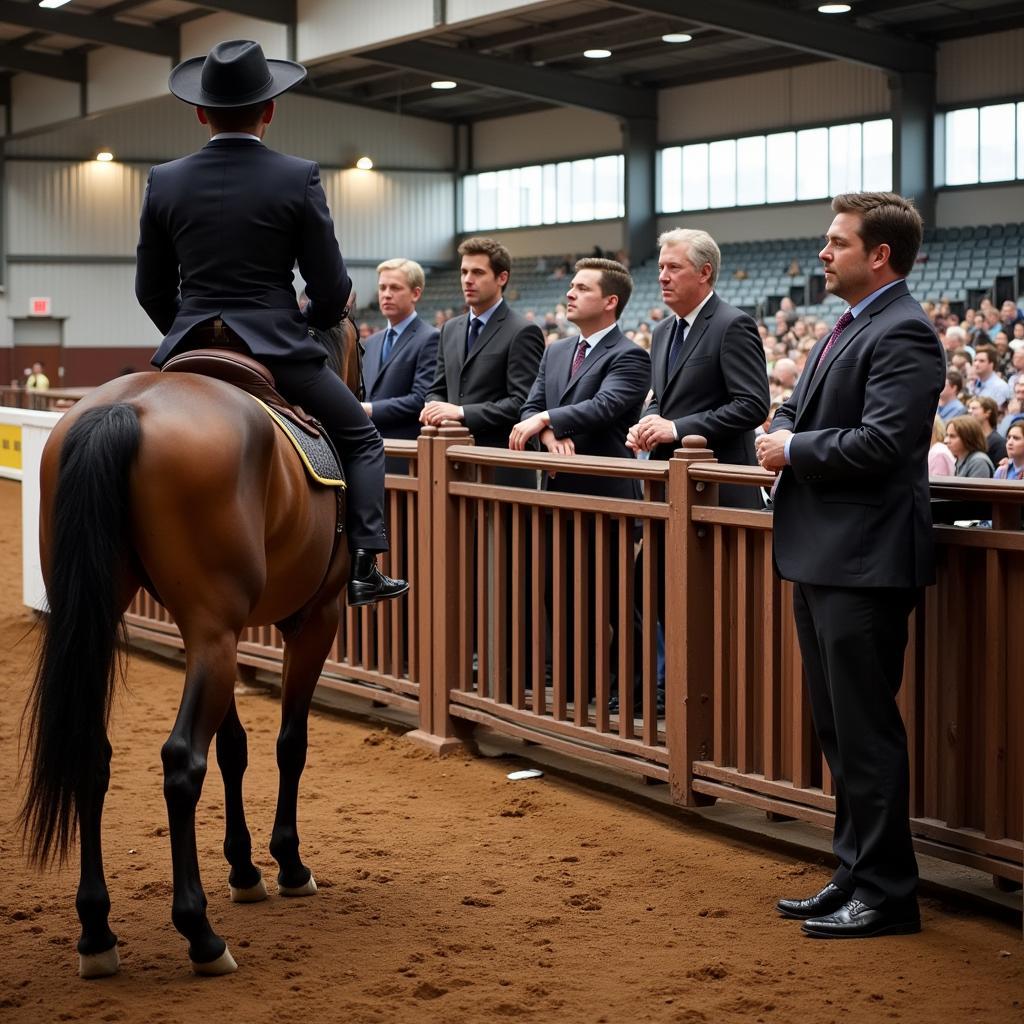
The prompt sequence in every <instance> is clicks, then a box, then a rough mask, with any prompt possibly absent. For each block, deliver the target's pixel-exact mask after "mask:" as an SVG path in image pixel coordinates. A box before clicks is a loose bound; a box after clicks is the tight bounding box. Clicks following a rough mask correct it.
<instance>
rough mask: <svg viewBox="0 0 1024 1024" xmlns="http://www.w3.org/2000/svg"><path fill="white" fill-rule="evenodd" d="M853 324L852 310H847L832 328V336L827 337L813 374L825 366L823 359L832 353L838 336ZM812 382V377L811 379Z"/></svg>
mask: <svg viewBox="0 0 1024 1024" xmlns="http://www.w3.org/2000/svg"><path fill="white" fill-rule="evenodd" d="M852 322H853V310H852V309H848V310H847V311H846V312H845V313H844V314H843V315H842V316H841V317H840V318H839V319H838V320H837V321H836V325H835V327H833V328H832V334H831V335H830V336H829V339H828V344H827V345H826V346H825V347H824V348H823V349H822V350H821V355H820V356H818V362H817V365H816V366H815V367H814V373H815V374H817V373H818V371H819V370H820V369H821V368H822V366H824V365H825V357H826V356H827V355H828V354H829V352H831V351H832V346H833V345H834V344H835V343H836V342H837V341H838V340H839V335H840V334H842V333H843V331H845V330H846V328H847V327H849V326H850V324H851V323H852ZM811 379H812V380H813V377H812V378H811Z"/></svg>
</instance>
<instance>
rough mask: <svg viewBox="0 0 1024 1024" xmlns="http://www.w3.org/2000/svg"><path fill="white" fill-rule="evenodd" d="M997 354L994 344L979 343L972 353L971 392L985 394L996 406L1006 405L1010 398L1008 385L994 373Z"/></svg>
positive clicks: (979, 395) (979, 394) (978, 394)
mask: <svg viewBox="0 0 1024 1024" xmlns="http://www.w3.org/2000/svg"><path fill="white" fill-rule="evenodd" d="M997 359H998V355H997V353H996V348H995V346H994V345H980V346H979V347H978V348H977V349H976V350H975V353H974V381H973V382H972V384H971V394H972V395H976V396H978V397H981V396H987V397H988V398H991V399H992V401H994V402H995V403H996V406H1001V405H1006V403H1007V402H1008V401H1009V400H1010V385H1009V384H1007V383H1006V381H1005V380H1003V378H1002V377H1000V376H999V374H998V373H996V361H997Z"/></svg>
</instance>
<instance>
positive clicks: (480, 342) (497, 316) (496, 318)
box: [462, 299, 508, 369]
mask: <svg viewBox="0 0 1024 1024" xmlns="http://www.w3.org/2000/svg"><path fill="white" fill-rule="evenodd" d="M507 316H508V306H507V305H506V304H505V300H504V299H502V300H501V302H500V303H499V304H498V308H497V309H496V310H495V311H494V312H493V313H492V314H491V318H490V319H489V320H488V321H487V323H486V324H484V329H483V330H482V331H481V332H480V337H479V338H477V339H476V344H475V345H474V346H473V349H472V351H471V352H470V353H469V355H467V356H466V358H465V361H464V362H463V364H462V368H463V369H465V368H466V367H467V366H469V364H470V363H471V362H472V361H473V360H474V359H475V358H476V356H477V353H478V352H479V351H480V350H481V349H483V348H484V347H485V346H486V345H487V344H488V342H490V341H491V339H492V338H493V337H494V336H495V335H496V334H497V333H498V329H499V328H500V327H501V325H502V324H503V323H504V322H505V317H507ZM466 323H467V324H468V323H469V319H468V317H467V319H466ZM462 342H463V343H462V351H463V352H465V351H466V343H465V342H466V334H465V331H464V332H463V335H462Z"/></svg>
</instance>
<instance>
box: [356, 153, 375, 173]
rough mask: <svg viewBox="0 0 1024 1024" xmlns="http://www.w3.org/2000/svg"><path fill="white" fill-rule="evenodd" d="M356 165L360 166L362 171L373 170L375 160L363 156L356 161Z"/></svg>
mask: <svg viewBox="0 0 1024 1024" xmlns="http://www.w3.org/2000/svg"><path fill="white" fill-rule="evenodd" d="M356 167H358V168H359V170H361V171H372V170H373V161H372V160H371V159H370V158H369V157H368V156H361V157H360V158H359V159H358V160H357V161H356Z"/></svg>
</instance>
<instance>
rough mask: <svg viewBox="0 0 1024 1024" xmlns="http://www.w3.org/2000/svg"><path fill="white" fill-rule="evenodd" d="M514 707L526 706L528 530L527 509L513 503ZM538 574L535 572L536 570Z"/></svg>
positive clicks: (511, 510) (512, 611) (512, 618)
mask: <svg viewBox="0 0 1024 1024" xmlns="http://www.w3.org/2000/svg"><path fill="white" fill-rule="evenodd" d="M509 511H510V513H511V516H512V581H511V582H512V607H511V609H510V612H511V623H512V634H511V644H512V706H513V707H515V708H523V707H525V706H526V697H525V694H526V660H527V657H528V655H527V652H526V649H525V635H524V634H525V632H526V622H527V619H526V586H525V582H524V581H525V579H526V568H527V559H526V531H525V527H524V525H523V514H524V509H523V508H521V507H520V506H519V505H512V506H511V507H510V509H509ZM534 575H536V571H534Z"/></svg>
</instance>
